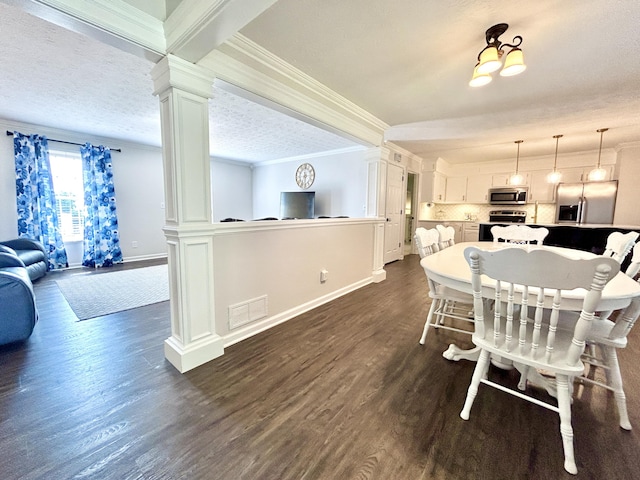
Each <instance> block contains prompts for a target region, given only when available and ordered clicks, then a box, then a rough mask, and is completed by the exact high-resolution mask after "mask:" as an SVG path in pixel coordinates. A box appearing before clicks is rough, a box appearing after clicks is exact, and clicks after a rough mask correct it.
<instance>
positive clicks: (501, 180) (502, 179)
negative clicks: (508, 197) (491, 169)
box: [491, 172, 529, 187]
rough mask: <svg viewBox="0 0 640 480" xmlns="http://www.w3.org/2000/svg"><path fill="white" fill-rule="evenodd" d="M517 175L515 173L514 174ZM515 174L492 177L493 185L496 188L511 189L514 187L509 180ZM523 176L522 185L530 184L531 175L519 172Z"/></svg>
mask: <svg viewBox="0 0 640 480" xmlns="http://www.w3.org/2000/svg"><path fill="white" fill-rule="evenodd" d="M513 173H515V172H513ZM513 173H496V174H493V175H492V176H491V185H492V186H494V187H510V186H514V185H511V184H510V183H509V179H510V178H511V175H513ZM519 173H520V175H522V185H528V184H529V174H528V173H526V172H519Z"/></svg>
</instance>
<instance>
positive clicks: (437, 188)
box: [422, 171, 447, 203]
mask: <svg viewBox="0 0 640 480" xmlns="http://www.w3.org/2000/svg"><path fill="white" fill-rule="evenodd" d="M446 185H447V177H446V176H445V175H444V174H443V173H440V172H426V171H423V172H422V201H423V202H431V203H442V202H444V201H445V193H446Z"/></svg>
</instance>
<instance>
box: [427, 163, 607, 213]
mask: <svg viewBox="0 0 640 480" xmlns="http://www.w3.org/2000/svg"><path fill="white" fill-rule="evenodd" d="M593 168H594V166H583V167H571V168H559V169H558V170H559V172H560V173H561V174H562V178H561V180H560V181H561V182H564V183H572V182H587V181H589V179H588V177H589V172H590V171H591V170H592V169H593ZM602 168H604V169H605V170H606V172H607V176H606V178H605V179H604V180H611V179H612V178H613V172H614V165H603V166H602ZM460 171H461V172H462V171H463V170H462V169H460ZM474 171H476V172H477V169H475V170H474ZM519 173H520V175H522V178H523V181H522V184H521V186H527V187H529V195H528V201H529V202H530V203H533V202H538V203H554V202H555V200H556V199H555V192H556V185H555V184H552V183H547V175H548V174H549V170H546V169H545V170H533V171H520V172H519ZM512 175H513V172H511V173H475V174H473V175H472V174H471V173H468V174H467V176H461V175H451V176H446V175H444V174H443V173H441V172H438V171H423V172H422V182H423V184H422V201H423V202H432V203H480V204H481V203H484V204H486V203H489V198H488V197H489V189H491V188H498V187H508V186H511V185H510V183H509V180H510V179H511V176H512Z"/></svg>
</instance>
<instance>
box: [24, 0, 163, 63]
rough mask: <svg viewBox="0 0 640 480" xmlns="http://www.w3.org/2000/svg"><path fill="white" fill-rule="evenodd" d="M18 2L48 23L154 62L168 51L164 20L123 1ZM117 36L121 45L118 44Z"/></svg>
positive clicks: (54, 0)
mask: <svg viewBox="0 0 640 480" xmlns="http://www.w3.org/2000/svg"><path fill="white" fill-rule="evenodd" d="M15 3H17V4H18V6H20V8H22V9H23V10H25V11H26V12H29V13H31V14H33V15H36V16H38V17H40V18H42V19H44V20H47V21H49V22H52V23H55V24H57V25H60V26H62V27H64V28H67V29H69V30H73V31H76V32H79V33H83V34H86V35H89V36H91V37H93V38H97V39H98V40H100V41H103V42H105V43H109V44H112V45H114V46H116V47H118V48H121V49H122V50H125V51H128V52H130V53H134V54H137V55H141V56H144V57H145V58H149V59H150V60H153V61H157V60H158V59H159V58H161V56H163V55H164V54H165V52H166V41H165V37H164V26H163V23H162V21H161V20H159V19H157V18H155V17H153V16H152V15H149V14H148V13H145V12H143V11H142V10H139V9H137V8H135V7H133V6H131V5H129V4H128V3H126V2H124V1H123V0H30V1H29V0H17V1H16V2H15ZM109 37H112V38H109ZM113 37H115V38H117V39H120V40H121V42H115V41H114V39H113ZM122 40H124V42H122ZM127 43H129V44H130V45H126V44H127ZM131 44H132V45H133V46H137V47H141V48H142V49H143V51H140V50H138V49H136V48H133V47H132V45H131Z"/></svg>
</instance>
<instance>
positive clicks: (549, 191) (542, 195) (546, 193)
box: [527, 170, 556, 203]
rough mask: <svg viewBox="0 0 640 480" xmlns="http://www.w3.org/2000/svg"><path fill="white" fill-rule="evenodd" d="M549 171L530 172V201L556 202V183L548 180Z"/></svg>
mask: <svg viewBox="0 0 640 480" xmlns="http://www.w3.org/2000/svg"><path fill="white" fill-rule="evenodd" d="M548 174H549V172H547V171H542V170H540V171H537V172H531V173H530V174H529V179H530V181H529V196H528V199H527V201H528V202H529V203H532V202H538V203H553V202H555V195H556V185H555V184H554V183H549V182H547V175H548Z"/></svg>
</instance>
